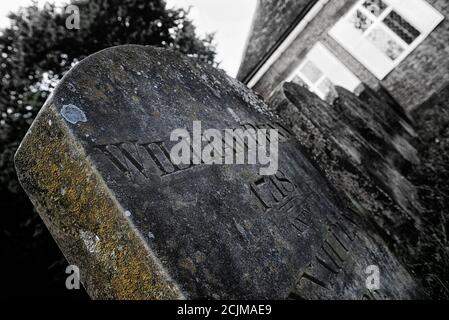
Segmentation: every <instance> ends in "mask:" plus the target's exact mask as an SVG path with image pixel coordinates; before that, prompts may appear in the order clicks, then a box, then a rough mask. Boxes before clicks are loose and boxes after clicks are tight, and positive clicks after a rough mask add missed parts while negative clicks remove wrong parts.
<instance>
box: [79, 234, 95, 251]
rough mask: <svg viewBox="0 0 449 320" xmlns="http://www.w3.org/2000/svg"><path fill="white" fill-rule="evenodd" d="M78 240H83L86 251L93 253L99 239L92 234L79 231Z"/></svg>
mask: <svg viewBox="0 0 449 320" xmlns="http://www.w3.org/2000/svg"><path fill="white" fill-rule="evenodd" d="M80 238H81V240H83V242H84V245H85V246H86V249H87V251H89V252H90V253H95V252H96V250H97V245H98V242H99V241H100V238H99V237H98V236H97V235H96V234H95V233H93V232H90V231H84V230H80Z"/></svg>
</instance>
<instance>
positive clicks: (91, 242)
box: [15, 103, 183, 299]
mask: <svg viewBox="0 0 449 320" xmlns="http://www.w3.org/2000/svg"><path fill="white" fill-rule="evenodd" d="M49 121H52V126H51V127H50V126H49V125H48V122H49ZM32 128H33V130H32V131H30V132H29V133H28V134H27V136H26V137H25V139H24V141H23V142H22V145H21V147H20V149H19V150H18V152H17V154H16V157H15V164H16V168H17V172H18V176H19V180H20V182H21V184H22V186H23V188H24V189H25V191H26V192H27V193H28V195H29V196H30V199H31V200H32V202H33V204H34V206H35V207H36V209H37V211H38V212H39V214H40V215H41V217H42V219H43V220H44V222H45V224H46V225H47V227H48V228H49V230H50V232H51V233H52V235H53V237H54V238H55V240H56V242H57V243H58V244H59V246H60V247H61V249H62V251H63V252H64V254H65V255H66V257H67V259H68V261H69V263H71V264H75V265H77V266H78V267H79V268H80V270H83V272H82V275H83V277H82V278H81V281H82V282H83V284H84V286H85V287H86V290H87V292H88V293H89V295H90V296H91V297H92V298H96V299H173V298H174V299H179V298H183V294H182V293H181V292H180V290H179V289H178V286H177V285H176V284H175V283H174V282H172V280H171V279H170V277H169V276H168V274H167V273H166V271H165V270H164V269H162V267H161V266H160V263H159V261H158V260H157V259H155V258H154V255H153V253H152V252H151V250H150V249H149V248H148V247H147V246H146V245H145V244H144V243H143V242H142V239H141V238H140V237H139V236H138V235H137V234H136V231H135V229H134V227H133V226H132V225H131V224H130V223H129V221H127V220H126V219H125V217H124V216H123V209H122V208H121V207H120V205H119V204H118V203H117V201H116V200H115V197H114V195H113V194H112V193H111V191H110V190H108V188H107V187H106V185H105V184H104V182H103V181H102V179H101V177H100V176H98V173H97V172H96V170H95V168H94V167H93V166H92V164H91V163H90V162H89V160H88V159H87V158H86V155H85V153H84V151H83V149H82V147H81V145H80V144H79V143H78V142H77V141H76V140H75V139H74V138H73V136H72V135H71V134H70V132H69V130H68V128H67V124H66V123H65V122H64V121H63V120H62V119H61V117H60V116H59V112H58V111H57V109H56V108H55V107H54V106H53V105H51V104H50V103H49V104H48V105H47V106H45V107H44V108H43V110H42V112H41V113H40V114H39V116H38V118H37V119H36V120H35V122H34V124H33V127H32ZM86 177H89V178H86ZM61 190H64V192H61ZM81 230H83V231H81ZM86 230H89V231H86ZM120 249H121V250H120Z"/></svg>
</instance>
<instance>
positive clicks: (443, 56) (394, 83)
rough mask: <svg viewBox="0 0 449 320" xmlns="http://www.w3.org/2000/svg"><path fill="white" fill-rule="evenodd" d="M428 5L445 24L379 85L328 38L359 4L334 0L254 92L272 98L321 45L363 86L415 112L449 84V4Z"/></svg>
mask: <svg viewBox="0 0 449 320" xmlns="http://www.w3.org/2000/svg"><path fill="white" fill-rule="evenodd" d="M426 1H427V2H429V4H431V5H432V6H433V7H434V8H435V9H437V10H438V11H439V12H440V13H442V14H443V15H444V16H445V17H446V18H445V20H444V21H443V22H442V23H441V24H440V25H439V26H438V27H437V28H436V29H435V30H434V31H433V32H432V33H431V34H430V35H429V36H428V37H427V38H426V39H425V40H424V42H422V43H421V44H420V45H419V46H418V48H416V49H415V50H414V51H413V52H412V53H411V54H410V55H409V56H408V57H407V58H406V59H405V60H404V61H403V62H402V63H401V64H400V65H399V66H398V67H396V68H395V69H394V70H393V71H392V72H391V73H390V74H389V75H388V76H387V77H386V78H385V79H384V80H382V81H379V80H378V79H377V78H376V77H375V76H374V75H373V74H371V72H369V71H368V70H367V69H366V68H365V67H364V66H363V65H362V64H361V63H360V62H358V61H357V60H356V59H355V58H354V57H353V56H352V55H350V54H349V53H348V52H347V51H346V50H345V49H344V48H342V47H341V46H340V45H339V44H338V43H337V42H336V41H335V40H334V39H333V38H331V37H330V36H329V35H328V31H329V30H330V29H331V28H332V27H333V26H334V24H335V23H336V22H337V21H338V20H339V19H340V18H341V17H342V16H343V15H344V14H345V13H346V12H347V11H348V9H349V8H350V7H351V6H352V5H353V4H355V2H356V0H350V1H345V0H333V1H330V2H329V3H328V4H327V5H326V6H325V7H324V8H323V9H322V11H321V12H320V14H319V15H318V16H317V17H316V18H315V19H314V20H312V21H311V22H310V23H309V25H308V26H307V27H306V29H305V30H304V31H303V32H302V33H301V34H300V35H299V36H298V37H297V39H296V40H295V41H294V42H293V43H292V44H291V45H290V47H289V48H288V49H287V50H286V51H285V52H284V53H283V54H282V55H281V56H280V57H279V59H278V60H277V61H276V62H275V63H274V64H273V65H272V66H271V68H270V69H269V70H268V71H267V72H266V73H265V75H264V76H263V77H262V78H261V79H260V80H259V82H258V83H257V84H256V85H255V86H254V90H255V91H256V92H258V93H259V94H261V95H262V96H263V97H265V98H267V97H269V96H270V95H271V94H272V92H273V91H274V90H275V89H276V88H277V87H278V86H279V85H280V84H281V83H282V82H283V81H284V80H285V79H286V78H287V77H288V76H289V74H290V72H292V70H294V69H295V67H297V66H298V64H299V63H300V62H301V61H302V60H303V59H304V57H305V55H306V54H307V52H308V51H309V50H310V49H311V48H312V47H313V45H314V44H315V43H316V42H318V41H321V42H322V43H323V44H324V45H325V46H326V47H327V48H328V49H330V50H331V51H332V52H333V53H334V54H335V55H336V56H337V57H338V58H339V59H340V61H341V62H343V64H345V65H346V66H347V67H348V68H349V69H350V70H351V71H352V72H353V73H354V74H355V75H356V76H357V77H359V79H360V80H361V81H362V82H363V83H365V84H366V85H368V86H369V87H371V88H372V89H373V90H376V91H377V90H379V89H380V88H385V89H386V90H387V91H389V93H390V94H391V95H392V96H393V97H394V98H395V99H396V100H397V101H398V102H399V104H400V105H401V106H402V108H403V109H404V110H405V111H407V112H408V111H410V110H413V109H414V108H416V107H417V106H419V105H420V104H422V103H424V102H425V101H426V100H427V99H428V98H430V97H431V96H432V95H433V94H435V93H436V92H438V91H439V90H441V89H442V88H443V87H444V86H445V84H447V83H448V81H449V74H448V73H447V70H448V68H449V58H448V56H449V55H448V54H449V47H448V46H447V39H448V38H449V3H448V2H447V1H445V0H426Z"/></svg>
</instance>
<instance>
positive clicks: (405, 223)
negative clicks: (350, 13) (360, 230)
mask: <svg viewBox="0 0 449 320" xmlns="http://www.w3.org/2000/svg"><path fill="white" fill-rule="evenodd" d="M339 91H340V92H341V90H339ZM339 99H340V102H339V103H340V104H342V103H343V102H342V101H341V100H342V97H341V96H340V97H339ZM351 99H352V100H356V97H352V98H351V97H345V99H344V100H345V101H346V104H349V102H348V100H351ZM269 105H270V107H271V109H272V110H273V112H275V113H276V114H278V115H279V116H280V117H281V118H282V119H284V120H285V123H286V125H287V126H288V127H289V128H291V130H292V131H293V133H294V134H295V135H296V137H297V138H298V139H299V140H300V142H301V144H302V145H303V147H304V148H305V150H306V151H307V152H308V153H309V154H310V156H311V157H312V158H313V160H315V161H316V163H317V165H318V166H319V167H320V168H321V170H322V171H323V173H324V174H325V176H326V178H327V179H328V180H329V181H330V182H331V184H332V185H333V186H335V187H336V188H337V189H338V190H339V191H340V194H341V196H342V198H343V199H345V201H346V203H347V205H349V206H350V207H352V208H353V210H355V211H357V212H360V214H363V215H364V216H366V217H367V218H368V219H370V220H374V222H375V224H377V225H378V227H379V228H380V229H381V230H383V232H384V233H385V234H386V235H387V236H388V237H389V239H394V241H393V243H394V244H395V245H396V246H398V247H399V246H405V244H404V243H403V239H401V238H399V237H398V235H400V234H402V233H401V232H398V230H402V231H403V232H408V233H410V232H411V233H413V231H415V230H416V228H417V227H418V225H419V219H418V218H415V216H416V213H415V210H416V209H417V208H419V207H420V204H419V202H418V200H417V199H416V197H414V196H413V195H414V193H415V192H414V191H415V188H414V186H413V185H412V184H411V183H410V182H409V181H408V180H407V179H406V178H405V177H403V176H402V175H401V174H400V172H399V170H398V169H397V168H396V167H394V166H393V165H392V164H391V161H389V160H388V159H386V151H385V150H383V151H384V152H380V150H379V149H378V148H377V147H373V146H372V142H371V140H370V139H365V138H364V137H363V136H362V134H360V133H359V130H362V129H363V128H365V127H367V126H368V123H365V127H361V126H360V124H356V125H355V126H352V125H351V122H350V121H348V119H347V118H348V117H349V116H352V117H354V118H355V117H357V115H358V114H359V113H362V111H363V110H360V111H359V110H358V108H357V105H358V104H357V103H353V104H351V105H350V106H349V107H348V108H351V110H346V111H344V112H346V113H347V115H346V116H345V115H342V113H344V112H340V110H339V108H336V107H335V106H332V105H330V104H328V103H326V102H325V101H323V100H321V99H320V98H319V97H318V96H317V95H315V94H314V93H312V92H310V91H309V90H308V89H307V88H305V87H303V86H300V85H297V84H294V83H285V84H283V85H282V86H281V87H280V88H279V89H278V90H277V91H276V92H275V94H273V95H272V97H271V99H270V103H269ZM348 114H349V115H348ZM354 114H355V115H354ZM364 116H365V118H369V116H368V115H366V113H365V115H364ZM342 118H343V119H342ZM357 120H358V121H363V117H360V118H358V119H357ZM371 122H374V119H372V120H371ZM365 134H366V133H365ZM378 140H380V141H382V140H381V139H380V138H379V139H378ZM410 208H412V209H410Z"/></svg>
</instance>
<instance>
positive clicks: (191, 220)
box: [15, 45, 420, 299]
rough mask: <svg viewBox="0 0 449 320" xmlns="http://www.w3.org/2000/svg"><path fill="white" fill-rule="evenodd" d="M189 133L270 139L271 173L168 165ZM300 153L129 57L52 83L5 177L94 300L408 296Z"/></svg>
mask: <svg viewBox="0 0 449 320" xmlns="http://www.w3.org/2000/svg"><path fill="white" fill-rule="evenodd" d="M196 120H199V121H201V122H202V126H203V129H209V128H214V129H218V130H223V129H226V128H247V127H253V128H254V127H257V128H276V129H278V130H279V134H280V137H281V139H280V146H279V171H278V173H277V174H276V175H274V176H260V175H259V166H258V165H205V164H198V165H192V166H175V165H173V164H172V163H171V162H170V160H169V158H168V157H167V151H168V150H170V147H171V145H172V144H174V143H173V142H170V132H171V131H172V130H174V129H177V128H187V129H188V130H189V131H190V132H192V123H193V121H196ZM308 123H309V122H304V125H308ZM313 132H314V131H311V135H312V136H313ZM296 135H297V136H298V137H299V138H302V137H301V135H298V134H296ZM348 137H349V136H348ZM354 139H355V138H354ZM357 139H362V138H358V137H357ZM337 142H338V141H337ZM337 142H335V141H334V142H333V143H334V144H336V143H337ZM317 143H319V142H318V141H317ZM348 146H349V145H348ZM390 147H391V148H393V147H392V146H390ZM329 152H332V151H329ZM348 152H352V151H348ZM370 152H372V153H375V152H376V150H370ZM353 153H354V154H353V157H354V160H353V161H357V159H358V157H360V155H359V154H358V152H357V151H356V150H354V151H353ZM305 154H306V153H305V150H304V149H303V147H302V146H301V145H300V144H299V143H298V141H297V140H296V138H295V134H293V133H291V132H290V131H289V130H288V129H286V127H285V125H284V124H283V123H282V122H281V120H280V119H279V118H277V117H276V116H274V115H273V114H271V111H270V110H269V109H268V108H267V106H266V105H265V104H264V103H263V102H261V101H260V100H259V99H258V98H257V97H256V96H255V95H254V94H252V93H251V92H250V91H249V90H248V89H247V88H245V87H244V86H243V85H242V84H240V83H239V82H237V81H235V80H233V79H231V78H229V77H227V76H226V75H225V74H224V73H223V72H222V71H219V70H216V69H214V68H213V67H211V66H209V65H202V64H198V63H197V62H196V61H195V60H192V59H189V58H187V57H182V56H181V55H179V54H177V53H175V52H172V51H165V50H162V49H156V48H152V47H143V46H134V45H129V46H120V47H114V48H110V49H106V50H103V51H101V52H99V53H96V54H94V55H92V56H90V57H88V58H86V59H85V60H83V61H82V62H80V63H79V64H78V65H76V66H75V67H74V68H73V69H72V70H71V71H70V72H69V73H68V74H67V75H66V76H65V77H64V78H63V79H62V80H61V82H60V83H59V85H58V87H57V88H56V89H55V91H54V93H53V94H52V96H51V97H50V99H49V100H48V101H47V102H46V104H45V106H44V107H43V108H42V110H41V112H40V114H39V115H38V117H37V119H36V120H35V122H34V123H33V125H32V127H31V129H30V131H29V132H28V133H27V135H26V137H25V139H24V141H23V142H22V144H21V147H20V149H19V151H18V152H17V154H16V158H15V162H16V168H17V171H18V174H19V178H20V181H21V183H22V185H23V187H24V189H25V190H26V192H27V193H28V195H29V196H30V198H31V200H32V201H33V204H34V205H35V207H36V208H37V210H38V212H39V213H40V215H41V217H42V218H43V220H44V221H45V223H46V225H47V226H48V228H49V230H50V231H51V233H52V235H53V237H54V238H55V239H56V241H57V242H58V244H59V246H60V247H61V248H62V251H63V252H64V254H65V255H66V257H67V259H68V261H69V262H70V263H72V264H75V265H77V266H79V268H80V270H81V279H82V281H83V284H84V286H85V287H86V289H87V291H88V293H89V294H90V296H91V297H93V298H107V299H108V298H119V299H182V298H187V299H194V298H211V299H218V298H231V299H232V298H243V299H249V298H253V299H266V298H275V299H284V298H305V299H362V298H366V299H372V298H375V299H407V298H413V297H417V296H419V295H420V286H419V285H418V284H417V282H415V281H414V280H413V279H412V277H411V276H410V274H409V273H408V272H407V270H406V268H405V267H404V266H403V265H402V264H401V263H400V262H399V260H398V259H396V258H395V257H394V256H393V255H392V253H391V252H390V251H389V249H388V248H387V246H386V244H385V243H384V242H383V241H382V240H381V237H380V236H378V235H377V234H376V232H375V231H374V229H373V228H372V227H371V224H370V223H369V222H368V221H367V220H368V219H366V217H364V215H361V214H358V213H357V211H356V210H352V209H351V208H348V207H346V206H344V205H343V202H342V201H341V199H340V194H339V193H340V192H337V191H336V190H335V189H334V187H332V186H331V184H330V183H329V182H328V180H326V179H325V178H324V177H323V175H322V172H321V171H320V169H319V168H318V167H317V166H316V165H315V163H314V162H311V161H310V160H309V158H308V157H307V156H306V155H305ZM315 158H316V157H315ZM341 178H342V179H344V178H345V177H343V176H342V177H341ZM361 190H363V189H361ZM379 194H380V192H379ZM380 196H383V195H380ZM370 265H377V266H378V267H379V268H380V271H381V289H380V290H379V291H375V292H369V291H368V290H367V289H366V286H365V281H366V277H367V275H366V274H365V269H366V268H367V267H368V266H370Z"/></svg>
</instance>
